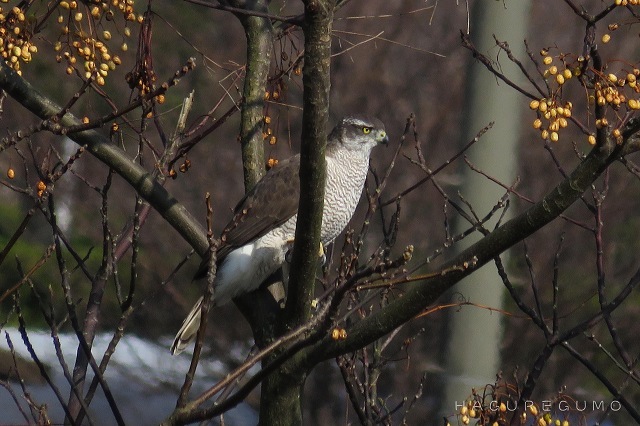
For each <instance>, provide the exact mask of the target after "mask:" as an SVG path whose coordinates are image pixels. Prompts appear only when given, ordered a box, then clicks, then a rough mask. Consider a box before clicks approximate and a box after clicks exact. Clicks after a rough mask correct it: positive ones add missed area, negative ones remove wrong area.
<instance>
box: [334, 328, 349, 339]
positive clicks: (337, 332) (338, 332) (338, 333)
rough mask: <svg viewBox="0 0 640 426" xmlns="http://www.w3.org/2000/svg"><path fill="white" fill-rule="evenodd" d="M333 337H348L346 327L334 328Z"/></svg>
mask: <svg viewBox="0 0 640 426" xmlns="http://www.w3.org/2000/svg"><path fill="white" fill-rule="evenodd" d="M331 338H332V339H333V340H344V339H346V338H347V330H345V329H344V328H334V329H333V330H331Z"/></svg>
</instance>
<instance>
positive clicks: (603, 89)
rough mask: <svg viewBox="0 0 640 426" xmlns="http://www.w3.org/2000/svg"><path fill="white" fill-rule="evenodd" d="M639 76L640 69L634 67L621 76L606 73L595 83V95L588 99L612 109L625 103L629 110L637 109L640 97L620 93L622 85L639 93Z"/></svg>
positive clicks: (639, 107) (639, 105) (639, 106)
mask: <svg viewBox="0 0 640 426" xmlns="http://www.w3.org/2000/svg"><path fill="white" fill-rule="evenodd" d="M639 76H640V69H638V68H634V69H633V70H632V71H631V72H628V73H627V74H626V75H625V76H623V77H618V76H617V75H616V74H613V73H610V74H607V75H605V76H603V77H602V79H601V80H600V81H598V82H596V83H595V95H594V97H593V99H590V100H593V101H595V102H597V103H598V105H600V106H605V105H608V106H611V107H613V108H614V109H618V108H619V107H620V106H621V105H624V104H626V105H627V107H628V108H629V109H631V110H639V109H640V99H635V98H631V97H629V98H627V96H625V95H624V94H623V93H620V90H622V89H623V88H624V87H628V88H630V89H631V90H632V91H633V92H635V93H636V94H638V93H640V85H638V84H637V79H638V77H639Z"/></svg>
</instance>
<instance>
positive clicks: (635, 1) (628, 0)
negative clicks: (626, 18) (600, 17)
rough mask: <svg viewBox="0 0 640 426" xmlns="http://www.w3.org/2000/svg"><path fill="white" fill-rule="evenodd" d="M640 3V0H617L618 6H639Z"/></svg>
mask: <svg viewBox="0 0 640 426" xmlns="http://www.w3.org/2000/svg"><path fill="white" fill-rule="evenodd" d="M639 4H640V0H616V6H627V5H630V6H637V5H639Z"/></svg>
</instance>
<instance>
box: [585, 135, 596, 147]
mask: <svg viewBox="0 0 640 426" xmlns="http://www.w3.org/2000/svg"><path fill="white" fill-rule="evenodd" d="M587 140H588V141H589V145H595V144H596V137H595V135H589V137H588V138H587Z"/></svg>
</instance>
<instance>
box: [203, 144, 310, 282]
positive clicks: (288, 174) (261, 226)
mask: <svg viewBox="0 0 640 426" xmlns="http://www.w3.org/2000/svg"><path fill="white" fill-rule="evenodd" d="M299 198H300V156H299V155H295V156H293V157H291V158H288V159H286V160H283V161H281V162H280V163H278V165H276V166H274V167H273V168H272V169H271V170H269V172H267V174H266V175H264V177H263V178H262V179H260V181H259V182H258V183H256V185H255V186H254V187H253V188H252V189H251V190H250V191H249V192H248V193H247V194H246V195H245V196H244V197H243V198H242V199H241V200H240V201H239V202H238V204H237V205H236V208H235V209H234V214H233V218H232V219H231V221H230V222H229V223H228V224H227V226H226V227H225V228H224V231H223V232H222V241H221V245H220V247H219V248H218V253H217V256H218V264H219V263H220V262H221V261H222V260H223V259H224V258H225V256H227V255H228V254H229V253H230V252H231V251H232V250H234V249H236V248H238V247H242V246H244V245H245V244H247V243H249V242H251V241H253V240H255V239H257V238H260V237H262V236H263V235H265V234H266V233H267V232H269V231H271V230H272V229H274V228H277V227H278V226H280V225H282V224H283V223H285V222H286V221H287V220H289V219H290V218H291V216H293V215H294V214H296V213H297V212H298V199H299ZM207 263H208V261H207V259H205V260H203V262H202V263H201V264H200V268H199V269H198V272H197V273H196V276H195V277H194V279H197V278H202V277H203V276H204V275H205V274H206V271H207Z"/></svg>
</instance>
